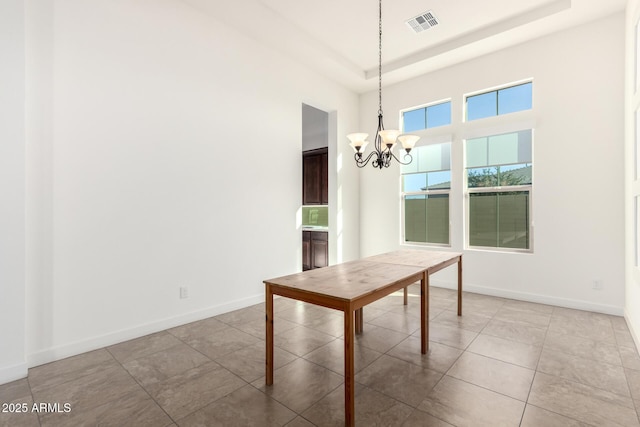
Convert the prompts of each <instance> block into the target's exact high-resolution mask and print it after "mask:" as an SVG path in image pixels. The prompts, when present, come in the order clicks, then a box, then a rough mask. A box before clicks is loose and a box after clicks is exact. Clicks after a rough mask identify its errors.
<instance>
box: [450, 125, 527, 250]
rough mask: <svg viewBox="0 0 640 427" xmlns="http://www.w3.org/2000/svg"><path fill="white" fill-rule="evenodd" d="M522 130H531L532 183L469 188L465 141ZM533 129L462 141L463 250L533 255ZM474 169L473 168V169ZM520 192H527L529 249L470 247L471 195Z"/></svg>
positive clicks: (478, 136)
mask: <svg viewBox="0 0 640 427" xmlns="http://www.w3.org/2000/svg"><path fill="white" fill-rule="evenodd" d="M523 130H531V139H532V147H531V150H532V153H531V156H532V161H531V176H532V180H531V181H532V182H531V184H526V185H507V186H495V187H473V188H469V185H468V184H469V183H468V179H467V170H468V168H467V141H468V140H469V139H475V138H482V137H490V136H494V135H500V134H503V133H510V132H517V131H523ZM533 141H534V128H533V127H526V128H518V129H517V130H513V131H512V130H509V131H507V132H497V133H494V132H491V133H486V134H482V135H477V136H474V137H473V138H465V139H464V141H463V147H464V148H463V162H464V166H463V174H464V177H463V179H462V181H463V188H464V190H463V191H464V199H465V203H464V205H465V206H464V210H465V237H464V247H465V250H471V251H474V250H476V251H491V252H507V253H533V249H534V238H533V237H534V233H533V231H534V230H533V227H534V223H533V204H534V201H533V176H534V159H533V147H534V145H535V144H534V143H533ZM474 169H475V168H474ZM522 191H528V192H529V206H528V208H529V209H528V210H529V227H528V228H529V247H528V248H526V249H520V248H504V247H495V246H472V245H471V244H470V240H471V239H470V236H469V233H470V223H471V215H470V202H471V194H476V193H511V192H514V193H516V192H522Z"/></svg>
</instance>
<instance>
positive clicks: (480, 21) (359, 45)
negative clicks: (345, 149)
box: [183, 0, 626, 92]
mask: <svg viewBox="0 0 640 427" xmlns="http://www.w3.org/2000/svg"><path fill="white" fill-rule="evenodd" d="M183 1H184V2H185V3H188V4H190V5H192V6H194V7H196V8H198V9H200V10H201V11H203V12H205V13H207V14H210V15H211V16H213V17H215V18H216V19H219V20H222V21H224V22H225V23H226V24H228V25H231V26H234V27H236V28H238V30H239V31H241V32H243V33H245V34H247V35H248V36H250V37H253V38H255V39H256V40H259V41H260V42H261V43H266V44H267V45H269V46H271V47H274V48H276V49H278V50H281V51H283V52H284V53H286V54H288V55H290V56H293V57H295V58H297V59H299V60H301V61H302V62H304V63H306V64H307V65H309V66H311V67H313V68H316V69H318V70H319V71H320V72H322V73H323V74H325V75H327V76H329V77H330V78H332V79H334V80H336V81H339V82H340V83H342V84H344V85H345V86H347V87H349V88H351V89H353V90H355V91H357V92H364V91H367V90H371V89H375V88H376V87H377V83H378V2H377V1H376V0H236V1H228V0H183ZM625 4H626V0H482V1H478V0H426V1H424V0H383V3H382V18H383V29H382V31H383V46H382V55H383V59H382V60H383V82H384V83H385V84H388V83H393V82H397V81H400V80H404V79H406V78H411V77H414V76H417V75H419V74H422V73H425V72H429V71H433V70H435V69H438V68H442V67H446V66H449V65H452V64H455V63H457V62H461V61H465V60H468V59H471V58H473V57H476V56H479V55H482V54H485V53H488V52H491V51H495V50H497V49H502V48H505V47H508V46H511V45H515V44H518V43H522V42H524V41H527V40H531V39H534V38H537V37H540V36H543V35H545V34H550V33H552V32H555V31H560V30H563V29H566V28H569V27H572V26H575V25H579V24H583V23H587V22H591V23H593V28H594V31H598V25H597V21H598V20H599V19H601V18H604V17H607V16H609V15H611V14H614V13H616V12H621V11H623V10H624V7H625ZM429 10H430V11H432V12H433V13H434V14H435V16H436V17H437V18H438V20H439V21H440V24H439V25H438V26H435V27H433V28H431V29H429V30H426V31H423V32H421V33H419V34H415V33H414V32H413V31H411V30H410V29H409V28H408V27H407V25H406V24H405V21H406V20H407V19H409V18H412V17H414V16H416V15H418V14H421V13H423V12H426V11H429Z"/></svg>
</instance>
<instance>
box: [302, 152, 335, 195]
mask: <svg viewBox="0 0 640 427" xmlns="http://www.w3.org/2000/svg"><path fill="white" fill-rule="evenodd" d="M327 153H328V151H327V149H326V148H321V149H318V150H311V151H305V152H304V153H302V204H303V205H321V204H327V203H328V202H329V192H328V187H329V185H328V184H329V179H328V177H329V174H328V163H327V161H328V155H327Z"/></svg>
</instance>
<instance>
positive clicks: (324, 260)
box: [302, 231, 329, 271]
mask: <svg viewBox="0 0 640 427" xmlns="http://www.w3.org/2000/svg"><path fill="white" fill-rule="evenodd" d="M328 265H329V238H328V233H327V232H326V231H303V232H302V271H306V270H312V269H314V268H320V267H326V266H328Z"/></svg>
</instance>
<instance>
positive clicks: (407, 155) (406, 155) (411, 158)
mask: <svg viewBox="0 0 640 427" xmlns="http://www.w3.org/2000/svg"><path fill="white" fill-rule="evenodd" d="M391 155H392V156H393V158H394V159H396V161H397V162H398V163H400V164H401V165H404V166H406V165H408V164H410V163H411V162H412V161H413V156H412V155H411V154H409V153H406V154H405V155H404V158H405V159H406V158H407V157H409V160H408V161H407V162H406V163H405V162H403V161H402V160H400V159H399V158H397V157H396V155H395V154H393V153H391Z"/></svg>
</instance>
